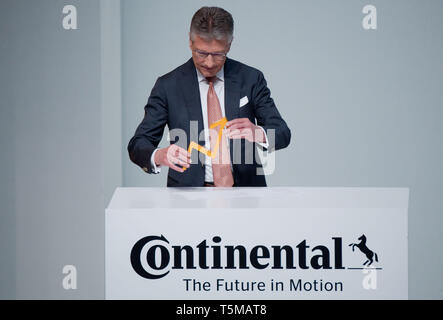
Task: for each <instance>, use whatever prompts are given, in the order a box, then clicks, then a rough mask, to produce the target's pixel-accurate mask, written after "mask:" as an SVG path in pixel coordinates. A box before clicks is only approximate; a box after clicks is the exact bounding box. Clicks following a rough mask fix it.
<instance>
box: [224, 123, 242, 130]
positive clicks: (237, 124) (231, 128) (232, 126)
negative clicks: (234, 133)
mask: <svg viewBox="0 0 443 320" xmlns="http://www.w3.org/2000/svg"><path fill="white" fill-rule="evenodd" d="M242 128H246V125H245V124H244V123H243V122H241V123H234V124H233V125H231V126H230V127H229V128H228V129H229V130H234V129H242Z"/></svg>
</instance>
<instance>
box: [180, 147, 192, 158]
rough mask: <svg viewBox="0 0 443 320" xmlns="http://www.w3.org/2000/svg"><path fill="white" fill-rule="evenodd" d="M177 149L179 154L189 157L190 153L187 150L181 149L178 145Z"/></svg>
mask: <svg viewBox="0 0 443 320" xmlns="http://www.w3.org/2000/svg"><path fill="white" fill-rule="evenodd" d="M178 150H179V154H180V155H183V156H185V157H188V158H190V157H191V154H190V153H189V152H188V150H185V149H183V148H181V147H178Z"/></svg>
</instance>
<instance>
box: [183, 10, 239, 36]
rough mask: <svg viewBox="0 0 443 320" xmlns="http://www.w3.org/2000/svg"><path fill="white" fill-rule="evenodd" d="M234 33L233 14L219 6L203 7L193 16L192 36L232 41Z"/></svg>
mask: <svg viewBox="0 0 443 320" xmlns="http://www.w3.org/2000/svg"><path fill="white" fill-rule="evenodd" d="M233 34H234V19H233V18H232V15H231V14H230V13H229V12H228V11H226V10H224V9H222V8H218V7H202V8H200V9H199V10H198V11H197V12H196V13H195V14H194V16H193V17H192V20H191V30H190V37H191V40H194V39H195V35H198V36H199V37H201V38H203V39H205V40H207V41H211V40H213V39H215V40H226V41H227V42H228V43H231V42H232V39H233Z"/></svg>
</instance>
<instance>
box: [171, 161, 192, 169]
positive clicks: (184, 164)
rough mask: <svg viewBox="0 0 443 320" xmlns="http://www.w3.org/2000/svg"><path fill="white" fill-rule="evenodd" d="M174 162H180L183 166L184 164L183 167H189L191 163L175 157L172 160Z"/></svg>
mask: <svg viewBox="0 0 443 320" xmlns="http://www.w3.org/2000/svg"><path fill="white" fill-rule="evenodd" d="M172 163H174V164H179V165H181V166H183V167H186V168H189V163H188V162H186V161H183V160H180V159H174V160H173V161H172Z"/></svg>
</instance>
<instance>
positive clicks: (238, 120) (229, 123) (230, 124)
mask: <svg viewBox="0 0 443 320" xmlns="http://www.w3.org/2000/svg"><path fill="white" fill-rule="evenodd" d="M245 120H249V119H248V118H237V119H233V120H231V121H228V122H226V127H230V126H232V125H234V124H237V123H244V122H245Z"/></svg>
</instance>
